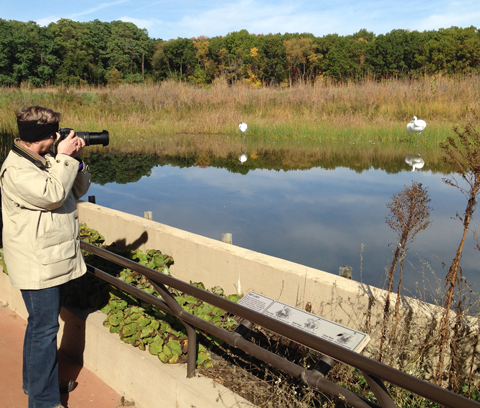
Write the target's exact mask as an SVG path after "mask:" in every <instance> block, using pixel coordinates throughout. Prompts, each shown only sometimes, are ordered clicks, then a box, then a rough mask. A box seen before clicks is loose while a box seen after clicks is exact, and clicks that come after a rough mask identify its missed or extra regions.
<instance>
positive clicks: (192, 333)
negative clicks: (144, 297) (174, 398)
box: [149, 279, 198, 378]
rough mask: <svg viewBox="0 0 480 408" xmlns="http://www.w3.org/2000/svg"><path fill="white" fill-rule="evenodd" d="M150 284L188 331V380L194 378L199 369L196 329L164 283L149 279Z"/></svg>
mask: <svg viewBox="0 0 480 408" xmlns="http://www.w3.org/2000/svg"><path fill="white" fill-rule="evenodd" d="M149 281H150V283H151V284H152V285H153V287H154V288H155V289H156V290H157V292H158V293H160V295H161V296H162V298H163V300H164V301H165V302H166V303H167V305H168V306H169V307H170V309H172V311H173V314H174V316H176V317H177V318H178V319H179V320H180V321H181V322H182V324H183V325H184V326H185V329H187V336H188V346H187V347H188V352H187V378H192V377H193V376H194V375H195V369H196V367H197V352H198V346H197V331H196V330H195V327H193V326H192V325H191V324H189V323H187V322H186V321H185V319H184V318H183V317H184V314H185V313H187V312H185V310H183V308H182V306H180V305H179V304H178V302H177V301H176V300H175V298H174V297H173V296H172V294H171V293H170V292H169V291H168V290H167V288H166V287H165V285H163V283H160V282H157V281H154V280H153V279H149Z"/></svg>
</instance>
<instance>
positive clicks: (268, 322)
mask: <svg viewBox="0 0 480 408" xmlns="http://www.w3.org/2000/svg"><path fill="white" fill-rule="evenodd" d="M81 247H82V249H84V250H85V251H87V252H90V253H92V254H95V255H97V256H99V257H101V258H104V259H106V260H108V261H110V262H113V263H115V264H117V265H120V266H122V267H124V268H129V269H132V270H134V271H136V272H138V273H140V274H142V275H144V276H145V277H146V278H147V279H148V280H149V281H150V282H151V283H152V285H153V286H154V287H155V289H156V290H157V291H158V292H159V294H160V295H161V296H162V298H163V300H162V299H160V298H158V297H156V296H153V295H150V294H148V293H146V292H144V291H142V290H140V289H138V288H136V287H134V286H132V285H130V284H128V283H125V282H124V281H122V280H120V279H118V278H116V277H114V276H112V275H110V274H108V273H106V272H104V271H101V270H100V269H98V268H95V267H93V266H91V265H88V272H89V273H91V274H93V275H94V276H97V277H98V278H100V279H103V280H105V281H107V282H108V283H110V284H112V285H114V286H116V287H118V288H119V289H121V290H123V291H125V292H128V293H130V294H131V295H133V296H135V297H137V298H139V299H142V300H144V301H145V302H148V303H150V304H152V305H154V306H156V307H158V308H159V309H161V310H163V311H165V312H167V313H170V314H172V315H174V316H176V317H177V318H178V319H180V321H181V322H182V323H183V324H184V325H185V327H186V330H187V336H188V352H187V377H192V376H193V375H194V374H195V367H196V359H197V348H198V347H197V337H196V330H195V328H198V329H199V330H202V331H204V332H207V333H209V334H211V335H214V336H216V337H218V338H219V339H221V340H223V341H225V342H226V343H228V344H230V345H231V346H233V347H236V348H239V349H241V350H243V351H245V352H246V353H248V354H250V355H252V356H254V357H256V358H258V359H260V360H262V361H264V362H266V363H268V364H271V365H272V366H274V367H277V368H279V369H281V370H283V371H285V372H287V373H289V374H291V375H293V376H295V377H299V378H302V379H303V381H304V382H305V383H306V384H308V385H309V386H311V387H314V388H317V389H318V390H320V391H321V392H323V393H325V394H328V395H331V396H335V397H341V398H343V399H344V400H345V401H346V402H347V403H348V404H349V405H351V406H353V407H356V408H357V407H358V408H366V407H383V408H390V407H396V405H395V403H394V401H393V400H392V398H391V397H390V395H389V393H388V390H387V389H386V387H385V385H384V384H383V381H387V382H389V383H390V384H394V385H396V386H398V387H401V388H403V389H405V390H408V391H410V392H412V393H414V394H417V395H419V396H422V397H424V398H426V399H428V400H430V401H433V402H436V403H438V404H441V405H442V406H444V407H449V408H459V407H462V408H480V404H479V403H477V402H475V401H473V400H470V399H468V398H465V397H463V396H461V395H458V394H455V393H453V392H451V391H448V390H446V389H444V388H441V387H438V386H436V385H434V384H431V383H429V382H427V381H424V380H420V379H418V378H416V377H413V376H411V375H408V374H406V373H404V372H402V371H400V370H397V369H395V368H392V367H390V366H388V365H386V364H383V363H380V362H378V361H376V360H373V359H371V358H368V357H366V356H363V355H361V354H359V353H356V352H354V351H350V350H348V349H346V348H344V347H341V346H338V345H336V344H334V343H331V342H328V341H326V340H323V339H320V338H318V337H316V336H314V335H312V334H309V333H306V332H303V331H301V330H298V329H296V328H294V327H292V326H290V325H287V324H285V323H282V322H280V321H278V320H275V319H272V318H270V317H268V316H265V315H263V314H260V313H258V312H255V311H253V310H250V309H248V308H246V307H244V306H241V305H238V304H236V303H234V302H231V301H229V300H227V299H225V298H222V297H220V296H217V295H215V294H213V293H210V292H208V291H205V290H202V289H200V288H198V287H196V286H193V285H190V284H188V283H185V282H183V281H181V280H179V279H176V278H173V277H171V276H167V275H164V274H162V273H160V272H157V271H155V270H153V269H150V268H148V267H146V266H143V265H140V264H138V263H137V262H134V261H132V260H129V259H126V258H124V257H122V256H119V255H117V254H114V253H111V252H109V251H107V250H105V249H102V248H98V247H96V246H94V245H91V244H88V243H86V242H83V241H82V242H81ZM166 286H169V287H172V288H175V289H177V290H179V291H181V292H184V293H187V294H189V295H191V296H194V297H195V298H197V299H200V300H203V301H204V302H207V303H209V304H211V305H214V306H216V307H219V308H220V309H223V310H225V311H226V312H229V313H231V314H233V315H236V316H238V317H240V318H242V319H243V320H242V324H241V325H240V326H239V327H238V328H237V330H236V331H235V332H229V331H227V330H225V329H222V328H220V327H218V326H215V325H214V324H212V323H209V322H207V321H205V320H203V319H200V318H199V317H197V316H194V315H192V314H190V313H188V312H186V311H185V310H183V308H182V307H181V306H180V305H179V304H178V303H177V301H176V300H175V299H174V297H173V296H172V295H171V294H170V292H169V291H168V289H167V288H166ZM252 324H256V325H258V326H262V327H264V328H266V329H268V330H271V331H273V332H275V333H278V334H280V335H282V336H284V337H286V338H288V339H290V340H293V341H295V342H298V343H300V344H303V345H304V346H307V347H310V348H311V349H313V350H316V351H318V352H319V353H321V354H323V355H324V356H325V357H324V358H322V361H320V362H319V364H318V365H317V367H316V369H313V370H309V369H305V368H303V367H301V366H299V365H297V364H295V363H292V362H290V361H288V360H286V359H284V358H283V357H280V356H278V355H276V354H274V353H272V352H270V351H268V350H265V349H263V348H262V347H260V346H258V345H255V344H253V343H252V342H250V341H248V340H246V339H245V338H244V335H245V334H246V333H248V331H249V330H250V327H251V326H252ZM332 359H335V360H337V361H340V362H343V363H345V364H348V365H350V366H352V367H355V368H357V369H359V370H360V371H361V372H362V374H363V376H364V378H365V380H366V381H367V383H368V385H369V386H370V388H371V389H372V391H373V393H374V395H375V397H376V399H377V402H378V403H379V404H380V405H378V404H376V403H374V402H372V401H369V400H367V399H365V398H363V397H361V396H359V395H357V394H355V393H353V392H351V391H349V390H347V389H345V388H343V387H341V386H339V385H337V384H335V383H333V382H331V381H329V380H327V379H326V378H325V375H326V373H327V372H328V369H329V367H330V366H331V364H332V362H333V360H332Z"/></svg>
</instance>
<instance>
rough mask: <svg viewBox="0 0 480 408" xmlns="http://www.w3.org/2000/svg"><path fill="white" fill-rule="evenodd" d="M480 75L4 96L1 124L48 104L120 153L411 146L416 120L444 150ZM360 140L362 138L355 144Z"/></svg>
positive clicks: (474, 96) (474, 99) (9, 92)
mask: <svg viewBox="0 0 480 408" xmlns="http://www.w3.org/2000/svg"><path fill="white" fill-rule="evenodd" d="M479 93H480V78H479V77H477V76H472V77H462V78H456V79H449V78H442V77H439V78H433V79H431V78H425V79H423V80H418V81H401V80H395V81H387V82H374V81H365V82H363V83H356V84H353V83H349V84H343V85H333V84H331V83H328V82H324V83H322V82H318V83H316V84H315V85H314V86H311V85H298V86H295V87H292V88H287V89H280V88H267V87H263V88H260V89H257V88H251V87H249V86H247V85H242V84H239V85H235V86H228V85H227V84H226V83H224V82H222V81H221V80H217V81H215V82H214V84H213V85H212V86H211V87H210V88H199V87H196V86H193V85H189V84H185V83H181V82H175V81H164V82H162V83H160V84H157V85H124V86H121V87H118V88H96V87H81V88H44V89H43V88H42V89H33V88H28V87H23V88H20V89H14V88H3V89H2V92H1V93H0V122H1V123H2V124H3V126H4V127H5V128H6V129H7V130H11V131H12V132H13V133H16V126H15V120H14V114H13V113H14V110H15V109H17V108H18V107H20V106H22V105H34V104H37V105H43V106H48V107H51V108H52V109H54V110H57V111H60V112H62V113H63V121H62V125H64V126H68V127H72V128H74V129H77V130H84V131H85V130H90V131H97V130H102V129H107V130H109V131H110V133H111V135H112V136H113V137H112V145H113V146H114V147H118V146H120V145H122V144H123V143H124V142H125V141H126V140H128V139H129V138H132V137H133V138H146V139H150V138H153V137H157V138H164V137H167V136H171V135H175V134H200V135H231V136H233V135H237V134H239V132H238V123H239V122H240V121H244V122H246V123H247V124H248V131H247V138H264V139H272V140H281V139H287V140H288V139H290V140H291V139H296V140H315V141H325V140H328V141H345V140H353V141H358V142H360V141H363V142H368V141H369V140H372V141H375V142H379V141H406V140H409V139H412V138H415V136H414V135H413V136H412V135H410V134H408V133H407V132H406V124H407V123H408V122H409V121H410V120H411V118H412V116H413V115H416V116H418V117H420V118H423V119H425V120H426V121H427V124H428V125H427V129H426V130H425V131H424V132H423V133H422V135H421V136H420V138H425V139H426V140H427V143H434V144H438V142H440V141H442V140H444V139H445V138H446V136H447V134H448V132H449V131H450V130H451V128H452V127H453V126H455V125H458V124H459V123H460V122H461V121H464V120H465V118H468V117H469V116H470V115H471V112H473V111H475V110H476V109H477V108H478V104H479V102H478V101H479V100H480V98H479V97H480V95H479ZM352 135H353V136H352Z"/></svg>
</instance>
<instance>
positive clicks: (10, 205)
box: [0, 139, 90, 289]
mask: <svg viewBox="0 0 480 408" xmlns="http://www.w3.org/2000/svg"><path fill="white" fill-rule="evenodd" d="M18 141H19V139H17V140H16V141H15V144H16V146H17V147H18V148H20V149H22V150H23V151H25V152H28V153H29V154H30V156H31V157H33V158H34V159H36V160H38V161H40V162H41V163H42V164H43V165H44V166H45V168H43V169H42V168H40V167H38V166H36V165H35V164H34V163H32V162H31V161H29V160H27V159H26V158H25V157H22V156H20V155H19V154H17V153H15V152H13V151H10V153H9V154H8V156H7V158H6V159H5V162H4V163H3V166H2V168H1V170H0V186H1V188H2V214H3V254H4V259H5V264H6V266H7V271H8V275H9V277H10V280H11V282H12V285H13V287H15V288H18V289H43V288H48V287H52V286H57V285H60V284H62V283H65V282H68V281H70V280H72V279H75V278H77V277H79V276H81V275H83V274H84V273H85V272H86V266H85V261H84V260H83V256H82V253H81V250H80V241H79V227H78V211H77V205H76V200H77V199H79V198H80V197H81V196H83V195H84V194H85V193H86V192H87V190H88V188H89V186H90V174H89V173H88V170H87V168H86V166H85V165H84V166H83V169H82V170H81V171H78V168H79V162H78V161H77V160H75V159H74V158H72V157H70V156H67V155H64V154H58V155H57V156H56V157H53V156H52V155H50V154H47V155H46V156H45V158H43V157H41V156H39V155H37V154H35V153H33V152H31V151H30V150H28V149H26V148H24V147H23V146H22V145H20V144H19V143H18Z"/></svg>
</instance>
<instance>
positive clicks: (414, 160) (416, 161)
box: [405, 154, 425, 171]
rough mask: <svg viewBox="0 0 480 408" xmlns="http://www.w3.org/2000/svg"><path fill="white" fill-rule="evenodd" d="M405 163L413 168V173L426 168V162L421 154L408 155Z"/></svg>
mask: <svg viewBox="0 0 480 408" xmlns="http://www.w3.org/2000/svg"><path fill="white" fill-rule="evenodd" d="M405 162H406V163H407V164H408V165H410V166H411V167H412V171H415V170H416V169H422V168H423V166H425V160H423V159H422V157H421V156H420V154H407V156H406V157H405Z"/></svg>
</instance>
